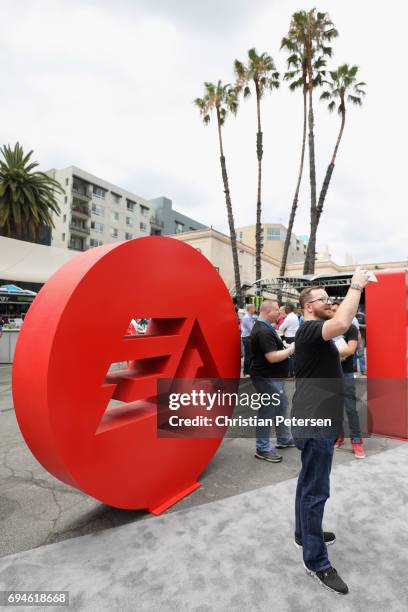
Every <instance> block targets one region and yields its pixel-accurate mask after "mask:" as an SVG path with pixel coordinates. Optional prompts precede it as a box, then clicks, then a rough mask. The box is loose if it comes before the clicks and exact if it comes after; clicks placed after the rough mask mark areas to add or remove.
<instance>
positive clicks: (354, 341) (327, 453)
mask: <svg viewBox="0 0 408 612" xmlns="http://www.w3.org/2000/svg"><path fill="white" fill-rule="evenodd" d="M368 279H369V275H368V273H367V272H364V271H358V272H356V273H355V275H354V276H353V278H352V280H351V285H350V287H349V290H348V292H347V295H346V297H345V298H344V300H343V301H342V302H341V303H340V302H339V301H337V300H333V299H332V298H331V297H329V295H328V294H327V292H326V290H325V288H324V287H321V286H312V287H307V288H306V289H304V290H303V291H302V292H301V294H300V296H299V307H298V309H297V313H295V307H294V305H293V304H286V305H284V306H280V305H279V303H278V301H277V300H272V299H271V300H264V301H263V302H262V304H261V306H260V308H259V315H258V316H256V314H255V308H254V306H253V305H249V306H248V307H247V312H246V314H245V316H244V318H243V319H242V321H241V335H242V341H243V348H244V376H250V378H251V380H252V383H253V386H254V388H255V390H256V391H257V392H259V393H268V394H269V395H270V396H271V397H272V396H273V394H276V393H279V394H280V398H281V401H280V403H279V404H278V405H274V404H272V402H271V404H270V405H268V406H263V407H262V408H260V409H259V410H258V414H257V416H258V419H259V422H260V423H262V426H258V427H257V428H256V448H255V457H256V458H257V459H261V460H265V461H268V462H271V463H280V462H281V461H282V455H280V454H278V452H277V449H281V448H287V447H297V448H298V449H299V450H300V452H301V464H302V467H301V470H300V473H299V478H298V484H297V490H296V501H295V525H296V527H295V538H294V539H295V544H296V545H297V546H299V547H301V548H302V549H303V561H304V566H305V569H306V571H307V572H308V573H309V574H310V575H311V576H313V577H314V578H316V579H317V580H318V581H319V582H320V583H321V584H322V586H324V587H326V588H328V589H330V590H332V591H335V592H336V593H339V594H345V593H347V592H348V587H347V585H346V583H345V582H344V581H343V580H342V579H341V578H340V576H339V575H338V573H337V571H336V570H335V569H334V568H333V567H332V566H331V564H330V561H329V558H328V554H327V545H329V544H333V543H334V541H335V539H336V537H335V535H334V533H332V532H324V531H323V527H322V521H323V512H324V506H325V503H326V500H327V499H328V497H329V491H330V471H331V464H332V458H333V451H334V448H339V447H341V446H342V445H343V444H344V438H345V434H344V428H343V413H344V411H345V413H346V415H347V419H348V424H349V429H350V439H351V445H352V450H353V453H354V456H355V457H356V458H358V459H363V458H364V457H365V453H364V449H363V444H362V443H363V440H362V437H361V428H360V422H359V416H358V412H357V405H356V393H355V380H354V360H355V356H356V354H357V351H359V356H360V359H361V361H360V368H361V371H362V373H365V360H363V359H362V357H363V354H364V345H363V337H362V334H361V332H360V330H359V322H358V320H357V319H356V314H357V311H358V306H359V302H360V297H361V292H362V291H363V290H364V287H365V285H366V284H367V282H368ZM292 377H294V380H295V393H294V396H293V400H292V409H291V417H292V423H293V418H294V417H296V418H297V417H299V419H298V420H299V422H302V423H303V422H304V423H306V422H312V421H316V419H313V418H312V417H330V418H329V419H327V420H328V421H330V426H327V427H326V426H325V427H320V426H314V425H313V426H309V425H308V426H293V424H292V427H291V428H290V427H288V426H286V425H285V424H284V423H282V422H280V424H279V426H277V427H276V440H277V441H276V445H273V444H272V443H271V440H270V433H271V427H266V426H265V425H264V424H263V423H265V417H266V418H269V419H270V418H274V417H275V418H276V417H277V416H284V417H286V415H287V414H288V412H289V401H288V396H287V394H286V391H285V380H286V379H287V378H292ZM309 417H310V418H309ZM295 420H296V419H295ZM320 420H324V419H318V422H320Z"/></svg>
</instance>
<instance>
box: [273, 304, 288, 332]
mask: <svg viewBox="0 0 408 612" xmlns="http://www.w3.org/2000/svg"><path fill="white" fill-rule="evenodd" d="M285 319H286V312H285V307H284V306H281V307H280V308H279V317H278V320H277V321H276V323H274V327H275V329H276V330H278V329H279V328H280V326H281V325H282V323H283V322H284V320H285Z"/></svg>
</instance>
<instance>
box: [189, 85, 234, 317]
mask: <svg viewBox="0 0 408 612" xmlns="http://www.w3.org/2000/svg"><path fill="white" fill-rule="evenodd" d="M194 104H195V105H196V106H197V107H198V108H199V110H200V115H201V117H202V119H203V122H204V125H208V123H209V122H210V118H211V113H212V111H214V110H215V113H216V117H217V127H218V143H219V147H220V163H221V174H222V180H223V184H224V193H225V203H226V205H227V215H228V225H229V230H230V236H231V250H232V261H233V265H234V277H235V295H236V302H237V305H238V306H239V307H242V306H243V300H242V290H241V278H240V271H239V260H238V249H237V234H236V231H235V223H234V215H233V212H232V203H231V194H230V188H229V183H228V175H227V167H226V163H225V156H224V147H223V143H222V130H221V128H222V126H223V125H224V123H225V119H226V117H227V115H228V113H229V112H231V113H233V114H234V115H236V113H237V110H238V97H237V92H236V90H235V89H234V87H232V85H231V84H229V83H227V84H226V85H224V84H223V83H222V82H221V81H218V83H217V84H216V85H215V84H214V83H204V96H203V97H202V98H196V100H195V101H194Z"/></svg>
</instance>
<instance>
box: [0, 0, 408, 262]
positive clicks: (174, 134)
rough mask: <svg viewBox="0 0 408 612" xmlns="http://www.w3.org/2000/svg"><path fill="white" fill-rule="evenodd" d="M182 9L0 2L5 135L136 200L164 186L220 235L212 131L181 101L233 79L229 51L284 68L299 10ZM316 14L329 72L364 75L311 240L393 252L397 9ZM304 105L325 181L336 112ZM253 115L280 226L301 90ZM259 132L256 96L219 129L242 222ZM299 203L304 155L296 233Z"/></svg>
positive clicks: (248, 217) (400, 40)
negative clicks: (328, 20)
mask: <svg viewBox="0 0 408 612" xmlns="http://www.w3.org/2000/svg"><path fill="white" fill-rule="evenodd" d="M364 5H365V6H364ZM188 6H189V7H190V8H189V9H188V10H187V9H186V3H185V2H184V0H183V1H181V0H180V1H179V2H176V1H175V2H173V3H171V10H170V8H169V4H168V3H166V2H159V3H158V4H155V3H151V2H144V1H143V2H141V1H139V2H126V1H124V0H120V1H119V2H115V1H113V0H112V1H109V0H104V1H103V2H97V1H95V2H92V1H90V0H88V1H85V2H76V1H75V2H68V1H67V0H60V1H59V2H54V1H51V0H37V1H36V2H35V3H33V2H29V1H28V0H25V1H24V0H23V1H21V2H19V3H16V2H11V1H10V2H7V1H3V3H2V14H3V16H4V15H6V16H7V18H3V19H2V20H1V22H0V40H1V42H0V69H1V72H2V75H3V79H2V84H3V87H2V97H1V103H0V104H1V106H0V108H1V119H2V139H3V141H4V142H11V143H12V142H14V141H15V140H17V139H18V140H20V142H22V144H23V145H24V146H25V147H26V148H33V149H34V150H35V157H36V158H37V159H38V160H39V161H40V162H41V165H42V167H43V168H48V167H52V166H56V167H63V166H66V165H71V164H75V165H78V166H80V167H83V168H84V169H87V170H88V171H90V172H92V173H94V174H96V175H99V176H102V177H104V178H106V179H107V180H110V181H112V182H116V183H119V184H121V185H123V186H125V187H127V188H129V189H132V190H133V191H135V192H136V193H139V194H140V195H142V196H144V197H147V198H149V197H155V196H157V195H167V196H168V197H171V198H172V199H173V201H174V205H175V207H176V208H178V209H179V210H180V211H182V212H184V213H186V214H190V215H191V216H193V217H196V218H197V219H198V220H200V221H202V222H206V223H208V224H212V225H214V226H215V227H217V228H219V229H221V230H223V231H226V229H227V222H226V214H225V204H224V199H223V191H222V183H221V176H220V168H219V158H218V155H219V153H218V149H217V134H216V129H215V125H210V126H209V127H207V128H204V126H203V125H202V124H201V122H200V120H199V116H198V112H197V109H195V108H194V107H193V105H192V100H193V99H194V98H195V97H196V96H198V95H201V92H202V83H203V81H204V80H214V81H215V80H217V79H218V78H221V79H223V80H225V81H230V80H232V79H233V74H232V62H233V60H234V59H235V58H236V57H239V58H242V59H243V58H244V57H245V54H246V51H247V49H248V48H249V47H251V46H254V45H255V46H256V47H257V48H258V50H267V51H268V52H269V53H271V54H272V55H273V56H274V58H275V61H276V63H277V65H278V68H279V69H280V70H281V71H283V70H284V68H285V55H284V54H283V53H281V52H279V45H280V39H281V37H282V36H283V35H284V34H285V33H286V31H287V28H288V25H289V20H290V15H291V13H292V12H293V11H294V10H298V9H299V8H302V7H304V8H309V4H308V3H304V2H297V1H296V2H295V1H294V0H289V1H285V2H284V1H283V0H279V1H275V2H273V3H270V2H267V1H266V0H265V1H262V0H259V1H258V2H257V3H252V4H245V3H243V2H241V1H240V2H238V3H237V2H232V1H229V0H228V1H227V0H224V2H223V3H222V10H221V8H220V9H219V10H218V13H217V8H216V7H217V6H220V5H219V4H210V5H208V7H207V9H206V11H204V10H203V7H200V9H199V10H198V9H197V11H196V12H192V10H191V3H189V4H188ZM234 7H236V9H237V10H236V11H235V12H234ZM318 8H319V9H323V10H324V9H326V10H329V11H330V14H331V17H332V19H333V21H334V22H335V24H336V26H337V27H338V29H339V30H340V37H339V39H338V40H337V41H335V43H334V47H335V51H336V52H335V57H334V58H333V66H336V65H338V64H339V63H343V62H344V61H348V62H350V63H357V64H359V66H360V73H361V77H362V79H363V80H366V81H367V83H368V96H367V99H366V103H365V105H364V108H362V109H351V110H350V112H349V114H348V117H347V125H346V130H345V133H344V138H343V141H342V143H341V147H340V151H339V155H338V160H337V164H336V168H335V170H334V174H333V179H332V184H331V186H330V190H329V194H328V198H327V202H326V205H325V211H324V214H323V216H322V221H321V225H320V227H319V234H318V243H320V244H325V243H327V244H329V247H330V251H331V253H332V254H333V255H334V257H335V259H337V260H339V261H340V262H341V261H342V260H343V257H344V255H345V253H352V254H354V255H355V256H357V257H358V258H360V259H365V260H370V259H371V260H386V259H399V258H405V257H407V255H408V252H407V249H406V247H405V233H406V229H405V228H406V225H407V221H408V214H407V207H406V203H405V201H404V199H403V194H404V187H405V185H404V179H405V160H404V158H403V155H402V152H403V151H404V145H405V142H406V136H407V134H406V119H405V116H406V111H405V95H404V94H405V92H404V91H402V89H403V87H404V81H403V79H401V76H400V65H399V63H398V62H397V61H396V59H395V58H397V57H399V56H403V51H405V49H404V45H405V43H404V40H405V37H404V32H403V28H404V23H405V20H404V15H403V13H406V12H407V9H406V8H405V7H404V5H402V4H401V3H398V2H397V0H390V2H389V3H388V5H387V11H384V10H382V9H381V7H380V6H379V7H378V9H375V8H374V7H373V5H371V8H370V14H369V18H368V17H367V10H368V9H367V5H366V4H365V3H350V2H344V1H341V0H332V1H331V2H330V3H326V4H325V5H323V4H322V5H321V6H319V7H318ZM228 15H231V19H229V18H228ZM396 15H399V16H400V19H396V18H395V16H396ZM214 20H216V21H217V24H218V25H217V27H216V28H214V27H212V24H213V22H214ZM220 20H221V21H220ZM221 22H222V26H223V27H220V23H221ZM380 32H381V38H380V39H379V33H380ZM397 83H398V85H397ZM315 105H316V153H317V161H318V164H317V169H318V176H319V181H321V180H322V178H323V176H324V172H325V169H326V166H327V163H328V161H329V158H330V155H331V152H332V148H333V146H334V142H335V138H336V135H337V130H338V117H337V116H335V115H329V114H328V113H327V112H326V110H325V108H324V106H323V105H321V104H320V103H319V102H318V101H317V100H316V103H315ZM262 116H263V131H264V163H263V176H264V182H263V211H264V213H263V219H264V221H280V222H283V223H285V224H286V223H287V219H288V215H289V207H290V205H291V201H292V197H293V189H294V186H295V181H296V176H297V169H298V163H299V153H300V150H299V149H300V137H301V121H302V102H301V96H300V95H299V94H291V93H290V92H289V91H288V89H287V87H286V85H285V84H284V83H283V84H282V86H281V89H280V90H279V91H278V92H274V93H273V94H272V95H271V96H266V97H265V99H264V101H263V103H262ZM255 131H256V124H255V107H254V100H249V101H247V102H242V105H241V110H240V112H239V115H238V117H237V118H233V117H231V118H230V119H229V120H228V122H227V125H226V128H225V130H224V141H225V150H226V156H227V164H228V171H229V176H230V181H231V192H232V198H233V205H234V209H235V218H236V223H237V225H245V224H249V223H253V222H254V214H255V199H256V156H255ZM308 198H309V188H308V168H307V163H306V165H305V174H304V179H303V185H302V192H301V198H300V201H299V212H298V216H297V219H296V223H295V231H297V232H298V233H302V234H303V233H307V232H308V226H309V210H308V208H309V203H308Z"/></svg>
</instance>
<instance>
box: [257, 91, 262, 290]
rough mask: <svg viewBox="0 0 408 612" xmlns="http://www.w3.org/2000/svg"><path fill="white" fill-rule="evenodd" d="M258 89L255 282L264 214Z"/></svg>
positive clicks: (259, 262)
mask: <svg viewBox="0 0 408 612" xmlns="http://www.w3.org/2000/svg"><path fill="white" fill-rule="evenodd" d="M255 87H256V111H257V119H258V132H257V135H256V156H257V158H258V188H257V197H256V226H255V277H256V279H255V280H258V279H260V278H262V260H261V250H262V240H261V238H262V226H261V212H262V198H261V190H262V155H263V146H262V129H261V108H260V95H259V89H258V84H257V83H255Z"/></svg>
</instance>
